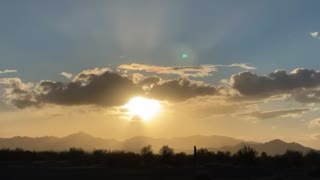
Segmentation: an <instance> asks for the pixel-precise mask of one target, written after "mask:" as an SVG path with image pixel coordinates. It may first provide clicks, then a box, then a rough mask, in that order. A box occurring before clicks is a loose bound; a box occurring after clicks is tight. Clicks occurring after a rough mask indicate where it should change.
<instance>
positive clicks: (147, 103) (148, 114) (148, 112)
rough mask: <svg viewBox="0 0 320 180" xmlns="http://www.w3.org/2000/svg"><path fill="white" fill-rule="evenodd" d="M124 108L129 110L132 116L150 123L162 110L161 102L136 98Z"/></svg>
mask: <svg viewBox="0 0 320 180" xmlns="http://www.w3.org/2000/svg"><path fill="white" fill-rule="evenodd" d="M124 107H125V108H127V109H128V111H129V114H130V115H132V116H138V117H140V118H141V119H142V120H143V121H149V120H150V119H152V118H153V117H154V116H156V115H157V114H158V113H159V112H160V110H161V104H160V102H159V101H157V100H154V99H147V98H143V97H134V98H132V99H130V101H129V102H128V104H126V105H125V106H124Z"/></svg>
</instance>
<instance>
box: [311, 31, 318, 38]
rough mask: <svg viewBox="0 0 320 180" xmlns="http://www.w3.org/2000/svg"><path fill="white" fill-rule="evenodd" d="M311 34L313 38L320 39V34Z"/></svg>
mask: <svg viewBox="0 0 320 180" xmlns="http://www.w3.org/2000/svg"><path fill="white" fill-rule="evenodd" d="M309 34H310V36H311V37H313V38H316V39H319V32H310V33H309Z"/></svg>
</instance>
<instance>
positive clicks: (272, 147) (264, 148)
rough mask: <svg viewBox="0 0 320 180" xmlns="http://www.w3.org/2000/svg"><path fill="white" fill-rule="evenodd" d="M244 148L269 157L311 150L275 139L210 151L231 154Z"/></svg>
mask: <svg viewBox="0 0 320 180" xmlns="http://www.w3.org/2000/svg"><path fill="white" fill-rule="evenodd" d="M244 146H250V147H252V148H254V149H255V150H256V151H258V152H259V153H261V152H266V153H267V154H269V155H280V154H284V153H285V152H286V151H287V150H294V151H300V152H302V153H307V152H309V151H310V150H313V149H312V148H309V147H305V146H302V145H301V144H298V143H294V142H292V143H287V142H284V141H282V140H280V139H275V140H272V141H269V142H266V143H243V142H242V143H240V144H238V145H236V146H225V147H222V148H219V149H211V150H215V151H217V150H220V151H229V152H231V153H235V152H237V151H238V150H239V149H241V148H243V147H244Z"/></svg>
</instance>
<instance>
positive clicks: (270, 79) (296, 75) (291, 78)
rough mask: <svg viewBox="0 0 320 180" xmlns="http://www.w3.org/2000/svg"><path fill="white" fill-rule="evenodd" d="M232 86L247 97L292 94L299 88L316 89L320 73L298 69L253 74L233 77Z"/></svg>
mask: <svg viewBox="0 0 320 180" xmlns="http://www.w3.org/2000/svg"><path fill="white" fill-rule="evenodd" d="M229 82H230V86H231V87H233V88H234V89H236V90H238V91H239V92H240V93H241V94H242V95H245V96H270V95H274V94H278V93H288V92H292V90H295V89H297V88H315V87H317V86H319V85H320V72H319V71H315V70H310V69H303V68H297V69H295V70H293V71H291V72H290V73H287V72H286V71H285V70H276V71H275V72H273V73H270V74H269V75H268V76H259V75H257V74H255V73H252V72H248V71H246V72H241V73H238V74H235V75H232V76H231V78H230V80H229Z"/></svg>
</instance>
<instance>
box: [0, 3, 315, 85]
mask: <svg viewBox="0 0 320 180" xmlns="http://www.w3.org/2000/svg"><path fill="white" fill-rule="evenodd" d="M319 5H320V2H318V1H312V0H310V1H301V0H300V1H299V0H290V1H289V0H288V1H269V0H266V1H259V2H258V1H253V0H251V1H244V0H242V1H213V0H201V1H192V0H190V1H187V0H170V1H143V0H138V1H129V0H125V1H124V0H117V1H90V2H88V1H68V2H66V1H36V0H33V1H28V2H21V1H3V2H1V6H0V23H1V27H2V28H1V30H0V39H1V42H0V47H1V48H0V54H1V56H2V57H1V61H0V67H1V68H2V69H18V71H19V75H20V76H22V77H23V78H24V79H25V80H28V81H34V80H40V79H43V78H44V79H57V78H59V76H58V74H59V73H60V72H62V71H67V72H73V73H77V72H79V71H80V70H83V69H88V68H93V67H102V66H107V65H109V64H110V65H113V66H117V65H118V64H122V63H131V62H135V63H146V64H157V65H167V66H171V65H199V64H232V63H249V64H251V65H253V66H255V67H257V71H258V73H261V74H267V73H270V72H272V71H274V70H275V69H279V68H281V69H287V70H292V69H294V68H296V67H305V68H315V69H318V68H319V65H318V57H319V55H320V51H318V48H319V45H320V44H319V43H320V41H319V40H317V39H314V38H312V37H311V36H310V35H309V33H310V32H314V31H318V30H319V31H320V24H319V23H318V20H319V19H318V18H319V17H320V12H319V11H318V7H319ZM177 51H178V52H180V51H183V52H186V53H188V54H191V55H192V56H190V59H189V60H184V59H180V58H179V56H178V55H177ZM39 74H41V76H39Z"/></svg>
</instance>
